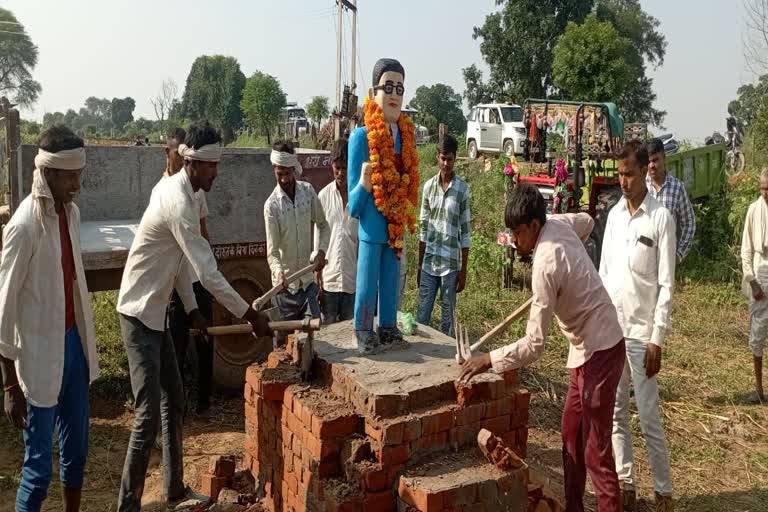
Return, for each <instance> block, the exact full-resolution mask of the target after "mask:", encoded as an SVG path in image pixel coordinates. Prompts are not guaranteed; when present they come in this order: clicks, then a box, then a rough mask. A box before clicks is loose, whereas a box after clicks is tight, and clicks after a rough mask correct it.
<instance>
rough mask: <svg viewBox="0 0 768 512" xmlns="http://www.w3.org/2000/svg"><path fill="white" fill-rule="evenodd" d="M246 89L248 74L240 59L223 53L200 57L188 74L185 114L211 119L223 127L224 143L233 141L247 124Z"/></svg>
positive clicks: (185, 90) (183, 110)
mask: <svg viewBox="0 0 768 512" xmlns="http://www.w3.org/2000/svg"><path fill="white" fill-rule="evenodd" d="M244 88H245V75H244V74H243V72H242V71H241V70H240V64H239V63H238V62H237V59H235V58H234V57H225V56H223V55H213V56H210V55H203V56H200V57H198V58H197V59H195V62H194V63H193V64H192V69H191V70H190V71H189V75H188V76H187V84H186V87H185V88H184V96H183V99H182V108H181V111H182V114H181V116H183V117H186V118H190V119H202V118H206V119H208V120H209V121H210V122H212V123H213V124H216V125H219V126H220V127H221V129H222V131H223V132H224V142H225V143H227V142H230V141H232V140H233V139H234V133H235V130H236V129H238V128H240V126H241V125H242V124H243V114H242V111H241V110H240V101H241V100H242V98H243V89H244Z"/></svg>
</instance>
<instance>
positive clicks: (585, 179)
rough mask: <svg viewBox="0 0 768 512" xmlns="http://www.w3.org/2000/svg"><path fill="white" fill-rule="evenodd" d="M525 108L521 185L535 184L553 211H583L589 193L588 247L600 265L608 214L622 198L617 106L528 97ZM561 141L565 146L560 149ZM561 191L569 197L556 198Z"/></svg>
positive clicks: (621, 124) (621, 136)
mask: <svg viewBox="0 0 768 512" xmlns="http://www.w3.org/2000/svg"><path fill="white" fill-rule="evenodd" d="M523 110H524V119H523V123H524V125H525V130H526V139H525V142H524V148H523V157H524V159H525V161H526V167H527V169H528V172H527V174H521V175H520V176H519V178H518V182H519V183H525V182H527V183H532V184H533V185H535V186H536V187H537V188H538V189H539V190H540V191H541V193H542V195H544V198H545V199H547V203H548V207H547V212H548V213H565V212H577V211H583V209H584V206H583V205H582V198H583V197H584V195H585V194H586V198H587V201H588V202H587V204H586V205H585V206H586V211H587V212H589V214H590V215H591V216H592V217H593V218H594V219H595V228H594V230H593V232H592V235H591V236H590V239H589V240H588V241H587V242H585V247H586V249H587V252H588V253H589V255H590V258H591V259H592V261H593V262H594V263H595V266H599V264H600V251H601V249H602V240H603V233H604V231H605V224H606V222H607V220H608V212H609V211H610V209H611V208H612V207H613V206H614V205H615V204H616V203H617V202H618V201H619V199H620V198H621V188H620V187H619V178H618V175H617V172H616V171H617V169H616V165H615V163H614V160H613V155H614V153H615V151H616V150H617V149H619V147H620V146H621V144H622V143H623V141H624V120H623V119H622V117H621V115H620V114H619V111H618V108H617V107H616V105H615V104H613V103H587V102H573V101H560V100H539V99H529V100H526V102H525V105H524V107H523ZM553 135H556V136H557V137H553ZM560 140H562V145H560V147H559V148H555V147H554V146H556V145H559V144H558V143H559V141H560ZM558 153H559V155H558ZM558 156H564V160H565V162H566V170H567V179H565V182H564V183H562V182H560V181H559V180H562V175H561V177H560V179H559V178H558V176H557V175H556V173H555V172H554V167H555V161H556V160H557V158H558ZM559 191H562V192H564V193H562V192H561V193H560V195H561V197H560V199H556V197H557V196H558V192H559Z"/></svg>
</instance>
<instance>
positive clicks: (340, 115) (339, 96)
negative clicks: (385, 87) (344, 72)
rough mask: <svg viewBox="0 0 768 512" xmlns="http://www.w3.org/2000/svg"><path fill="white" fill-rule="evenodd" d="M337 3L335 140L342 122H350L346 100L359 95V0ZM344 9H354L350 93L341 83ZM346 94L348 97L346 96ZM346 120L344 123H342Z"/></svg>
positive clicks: (346, 0) (339, 136) (339, 133)
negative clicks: (345, 105) (357, 89)
mask: <svg viewBox="0 0 768 512" xmlns="http://www.w3.org/2000/svg"><path fill="white" fill-rule="evenodd" d="M336 5H337V6H338V9H339V20H338V23H339V28H338V34H337V35H338V38H337V40H336V111H335V114H336V115H335V118H334V123H333V125H334V126H333V128H334V130H333V131H334V140H338V139H339V138H341V131H342V128H341V127H342V124H344V123H348V116H347V114H348V112H346V111H343V112H342V110H344V109H343V108H342V107H343V106H344V103H345V100H349V99H350V98H356V97H357V96H356V95H355V94H354V93H355V88H356V87H357V83H356V80H357V77H356V76H355V75H356V73H357V65H356V63H357V0H336ZM344 9H349V10H350V11H352V55H351V57H352V65H351V67H350V69H351V72H352V79H351V80H352V83H351V84H350V85H349V89H348V90H349V94H346V91H345V84H342V83H341V69H342V62H341V60H342V55H341V48H342V41H343V40H344V39H343V30H344V18H343V14H344ZM345 95H346V97H345ZM348 108H353V107H352V106H349V105H348ZM354 108H357V105H354ZM342 122H344V123H342Z"/></svg>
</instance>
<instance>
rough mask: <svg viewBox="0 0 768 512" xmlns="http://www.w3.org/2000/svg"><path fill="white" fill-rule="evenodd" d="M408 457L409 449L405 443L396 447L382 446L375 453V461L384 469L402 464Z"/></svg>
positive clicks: (409, 454)
mask: <svg viewBox="0 0 768 512" xmlns="http://www.w3.org/2000/svg"><path fill="white" fill-rule="evenodd" d="M410 456H411V447H410V445H409V444H407V443H404V444H401V445H398V446H384V447H382V448H381V449H380V450H377V451H376V459H377V460H378V462H379V464H381V465H383V466H385V467H387V466H390V465H393V464H394V465H397V464H403V463H404V462H405V461H407V460H408V459H409V458H410Z"/></svg>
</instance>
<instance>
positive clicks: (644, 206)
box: [619, 191, 653, 215]
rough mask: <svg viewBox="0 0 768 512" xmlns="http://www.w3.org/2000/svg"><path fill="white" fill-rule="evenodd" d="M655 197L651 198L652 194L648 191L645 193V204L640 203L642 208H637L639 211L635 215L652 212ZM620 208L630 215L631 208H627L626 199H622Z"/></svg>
mask: <svg viewBox="0 0 768 512" xmlns="http://www.w3.org/2000/svg"><path fill="white" fill-rule="evenodd" d="M652 198H653V196H651V192H650V191H648V192H646V193H645V199H643V202H642V203H640V206H638V207H637V211H635V215H637V214H638V213H639V212H643V213H648V211H649V210H650V204H649V203H650V202H651V200H652ZM619 205H620V208H621V209H622V210H623V211H625V212H627V213H629V208H628V207H627V199H626V198H625V197H622V198H621V201H619Z"/></svg>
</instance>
